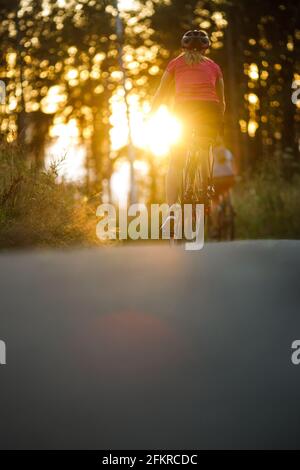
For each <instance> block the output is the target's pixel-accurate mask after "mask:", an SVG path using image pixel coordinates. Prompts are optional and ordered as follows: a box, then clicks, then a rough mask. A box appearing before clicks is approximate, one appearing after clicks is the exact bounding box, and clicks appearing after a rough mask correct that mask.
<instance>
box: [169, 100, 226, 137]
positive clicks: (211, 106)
mask: <svg viewBox="0 0 300 470" xmlns="http://www.w3.org/2000/svg"><path fill="white" fill-rule="evenodd" d="M174 113H175V115H176V116H177V117H178V118H179V119H180V121H181V122H182V123H183V126H184V136H185V137H189V133H190V132H191V129H193V128H196V129H197V130H198V131H199V134H200V135H203V137H205V138H208V139H213V140H215V139H216V138H217V137H218V135H220V134H222V131H223V113H222V108H221V105H220V104H219V103H217V102H215V101H185V102H177V103H176V104H175V108H174Z"/></svg>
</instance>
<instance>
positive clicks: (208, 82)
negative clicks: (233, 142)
mask: <svg viewBox="0 0 300 470" xmlns="http://www.w3.org/2000/svg"><path fill="white" fill-rule="evenodd" d="M181 44H182V48H183V53H182V54H181V55H179V56H178V57H176V58H175V59H173V60H172V61H171V62H170V63H169V65H168V66H167V69H166V71H165V73H164V75H163V77H162V80H161V83H160V86H159V88H158V90H157V92H156V94H155V96H154V99H153V103H152V112H155V111H156V110H157V109H158V108H159V106H160V105H161V104H162V103H163V102H164V101H165V99H166V98H167V97H168V96H169V95H170V92H172V91H173V94H174V95H175V96H174V98H175V100H174V101H175V106H174V112H175V114H176V115H177V116H178V117H179V119H180V121H181V122H182V123H183V138H182V141H181V143H180V144H179V145H178V146H177V147H175V148H174V149H173V150H172V156H171V161H170V166H169V171H168V175H167V203H168V204H169V205H170V206H171V205H173V204H176V202H177V200H178V192H179V182H180V176H181V174H182V170H183V165H184V152H185V148H186V145H187V142H188V139H189V138H190V135H189V132H190V131H191V128H193V127H197V128H198V129H199V132H201V135H203V137H204V138H207V141H208V142H211V141H214V140H216V138H217V137H218V135H219V134H220V133H222V127H223V120H224V113H225V108H226V104H225V94H224V81H223V75H222V71H221V69H220V67H219V66H218V65H217V64H216V63H215V62H214V61H213V60H211V59H209V58H207V57H205V53H206V51H207V50H208V48H209V47H210V39H209V36H208V34H207V33H206V32H205V31H199V30H192V31H188V32H187V33H185V34H184V36H183V38H182V41H181ZM174 85H175V92H174Z"/></svg>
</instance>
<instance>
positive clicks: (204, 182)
mask: <svg viewBox="0 0 300 470" xmlns="http://www.w3.org/2000/svg"><path fill="white" fill-rule="evenodd" d="M213 145H214V141H213V140H212V139H208V138H205V137H203V136H202V135H201V132H200V131H199V129H195V128H194V129H193V130H192V133H191V140H190V144H189V146H188V150H187V154H186V158H185V166H184V169H183V172H182V181H181V189H180V197H179V202H180V205H181V208H182V214H183V217H182V224H181V225H182V226H180V224H178V223H177V226H176V227H175V236H174V238H175V239H179V238H180V235H182V236H183V239H184V235H186V227H189V228H192V232H193V233H194V234H195V235H196V236H197V232H198V231H199V230H200V229H201V226H200V224H199V222H200V223H201V220H202V222H203V223H204V227H202V229H204V230H206V231H207V223H208V220H209V214H210V208H211V201H212V198H213V196H214V188H213V171H214V157H213V152H212V149H213ZM187 205H188V206H189V207H191V212H189V213H187V211H186V209H187ZM201 207H202V209H203V212H204V214H203V217H202V219H201V218H200V219H201V220H199V216H200V212H199V209H201ZM197 211H198V212H197ZM203 219H204V220H203ZM179 232H181V233H180V234H179Z"/></svg>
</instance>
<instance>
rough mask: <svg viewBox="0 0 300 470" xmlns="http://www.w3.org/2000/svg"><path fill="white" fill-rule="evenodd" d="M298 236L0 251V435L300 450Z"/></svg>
mask: <svg viewBox="0 0 300 470" xmlns="http://www.w3.org/2000/svg"><path fill="white" fill-rule="evenodd" d="M299 264H300V244H299V242H275V241H274V242H251V243H249V242H243V243H228V244H213V245H209V246H207V247H206V248H205V250H204V251H203V252H200V253H196V254H195V253H193V254H192V253H186V252H184V251H181V250H176V249H174V250H169V249H166V248H164V247H160V248H154V247H152V248H151V247H149V248H141V247H137V248H136V247H135V248H120V249H113V250H85V251H78V252H68V253H63V252H51V251H46V252H41V253H34V254H33V253H23V254H14V253H11V254H6V255H1V266H2V269H1V273H0V277H1V282H0V285H1V292H0V295H1V304H2V309H1V310H2V315H1V320H0V332H1V337H2V339H3V340H5V341H6V344H7V365H6V366H3V368H1V388H0V401H1V411H0V422H1V427H0V447H1V448H3V449H8V448H14V449H16V448H18V449H19V448H22V449H29V448H34V449H66V448H68V449H88V448H94V449H157V448H159V449H204V448H256V449H257V448H264V449H266V448H267V449H269V448H299V430H298V427H299V419H300V404H299V387H300V374H299V371H300V370H299V367H298V368H297V367H296V366H294V365H292V362H291V344H292V342H293V341H294V340H295V339H299V332H300V318H299V303H300V294H299Z"/></svg>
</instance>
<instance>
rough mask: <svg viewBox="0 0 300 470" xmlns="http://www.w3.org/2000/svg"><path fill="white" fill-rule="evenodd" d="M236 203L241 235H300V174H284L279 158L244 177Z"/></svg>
mask: <svg viewBox="0 0 300 470" xmlns="http://www.w3.org/2000/svg"><path fill="white" fill-rule="evenodd" d="M234 206H235V211H236V228H237V233H236V235H237V238H240V239H260V238H263V239H266V238H271V239H275V238H277V239H299V238H300V176H299V174H295V175H294V176H293V177H289V178H286V177H284V175H283V172H282V171H281V169H280V165H278V163H277V162H274V161H272V162H269V163H265V164H264V165H262V166H260V167H259V168H258V169H257V170H256V171H255V172H254V173H251V174H250V173H249V174H247V175H244V176H243V177H242V180H241V181H240V182H239V183H238V184H237V186H236V188H235V189H234Z"/></svg>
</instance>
